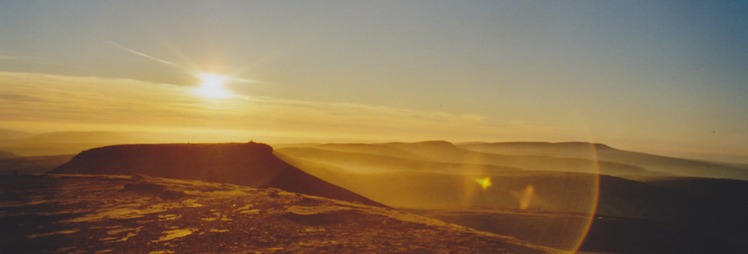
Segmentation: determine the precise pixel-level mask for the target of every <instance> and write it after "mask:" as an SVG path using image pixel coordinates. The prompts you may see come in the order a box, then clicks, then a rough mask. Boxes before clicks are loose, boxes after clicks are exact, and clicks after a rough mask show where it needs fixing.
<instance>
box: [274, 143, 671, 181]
mask: <svg viewBox="0 0 748 254" xmlns="http://www.w3.org/2000/svg"><path fill="white" fill-rule="evenodd" d="M278 151H279V152H281V153H284V154H288V155H289V156H291V157H294V158H297V159H304V160H309V161H317V162H323V161H324V162H325V163H328V164H330V165H334V166H338V167H341V166H343V165H346V166H355V167H354V168H355V169H358V170H359V171H362V170H363V171H369V172H371V171H372V170H380V172H384V171H404V172H409V171H413V170H414V168H429V169H430V171H436V172H445V171H455V170H460V169H461V168H462V169H465V170H463V172H462V173H477V172H481V171H485V170H477V171H476V170H475V169H476V168H477V167H482V168H484V169H488V168H492V167H493V168H497V167H498V168H503V169H515V170H516V169H521V170H526V171H549V172H575V173H600V174H608V175H614V176H619V177H635V176H663V175H669V174H665V173H658V172H654V171H650V170H648V169H646V168H643V167H639V166H636V165H630V164H626V163H624V162H610V161H597V160H594V159H592V158H586V157H561V156H548V155H536V154H497V153H490V152H481V151H472V150H469V149H465V148H462V147H459V146H456V145H454V144H452V143H449V142H446V141H426V142H417V143H380V144H320V145H316V146H301V147H290V146H287V147H284V148H281V149H279V150H278ZM592 152H593V151H591V150H590V149H588V151H586V153H592ZM373 156H378V158H372V157H373ZM589 157H591V156H589ZM415 162H419V164H420V165H419V166H415V167H414V163H415ZM435 162H436V163H440V164H441V165H433V164H432V165H427V164H429V163H435ZM468 169H471V170H468ZM504 172H508V171H506V170H504ZM496 173H498V171H495V170H494V171H492V172H490V173H487V174H496Z"/></svg>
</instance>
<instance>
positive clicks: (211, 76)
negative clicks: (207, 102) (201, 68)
mask: <svg viewBox="0 0 748 254" xmlns="http://www.w3.org/2000/svg"><path fill="white" fill-rule="evenodd" d="M197 77H198V78H200V86H199V87H197V88H196V89H195V93H196V94H197V95H199V96H200V97H203V98H208V99H225V98H229V97H231V95H232V93H231V91H229V90H228V89H226V88H225V87H224V85H225V84H226V82H227V81H229V77H226V76H223V75H219V74H215V73H204V72H201V73H198V74H197Z"/></svg>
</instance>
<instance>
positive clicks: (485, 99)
mask: <svg viewBox="0 0 748 254" xmlns="http://www.w3.org/2000/svg"><path fill="white" fill-rule="evenodd" d="M746 11H748V6H747V5H746V4H741V3H727V2H720V3H712V2H702V1H659V2H657V3H649V2H636V1H627V2H594V1H592V2H584V1H554V2H551V3H549V2H546V1H496V2H477V1H476V2H473V1H469V2H465V3H458V2H452V1H424V2H420V1H408V2H382V1H373V2H335V3H334V2H323V3H310V2H307V1H298V2H297V1H271V2H245V1H236V2H234V1H225V2H220V3H214V2H211V1H157V2H151V1H142V2H137V1H136V2H132V1H127V2H124V1H95V2H90V1H59V2H29V1H17V2H4V3H0V34H3V36H2V37H1V38H0V103H2V105H3V106H2V107H0V129H10V130H24V131H32V132H46V131H69V130H116V131H132V130H139V131H160V132H184V133H203V134H206V133H210V134H211V135H217V136H221V137H222V138H221V140H233V139H238V140H237V141H243V140H245V139H251V138H253V137H261V138H260V140H262V139H267V140H268V142H271V141H272V140H273V139H275V140H283V141H293V140H297V141H310V140H314V141H341V140H350V141H355V140H358V141H416V140H426V139H441V140H449V141H476V140H480V141H592V142H602V143H606V144H609V145H611V146H614V147H620V148H624V149H632V150H642V151H655V152H666V153H667V152H679V153H681V152H683V153H686V152H687V153H691V152H696V153H726V154H733V155H748V128H746V126H748V111H747V110H748V100H745V98H747V97H748V85H746V80H748V69H746V68H748V51H747V50H746V47H745V45H748V28H747V27H748V21H746V19H745V15H744V13H746ZM206 73H212V74H215V75H216V76H214V79H213V81H208V82H206V81H205V78H204V77H205V74H206ZM216 77H218V78H216ZM211 84H212V85H211ZM206 87H208V88H206ZM200 89H203V90H200ZM200 91H202V92H200ZM211 91H212V92H211ZM206 94H212V95H210V96H207V95H206Z"/></svg>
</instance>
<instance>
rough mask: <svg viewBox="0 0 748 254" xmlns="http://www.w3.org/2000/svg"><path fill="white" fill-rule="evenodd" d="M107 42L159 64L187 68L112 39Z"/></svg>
mask: <svg viewBox="0 0 748 254" xmlns="http://www.w3.org/2000/svg"><path fill="white" fill-rule="evenodd" d="M107 43H109V44H112V45H114V46H115V47H118V48H120V49H122V50H125V51H127V52H130V53H132V54H134V55H137V56H140V57H144V58H147V59H149V60H151V61H154V62H157V63H160V64H165V65H169V66H172V67H176V68H179V69H182V70H188V69H187V68H184V67H182V66H180V65H178V64H177V63H175V62H172V61H167V60H164V59H161V58H158V57H155V56H151V55H149V54H146V53H143V52H140V51H137V50H134V49H131V48H128V47H125V46H122V45H120V44H119V43H116V42H113V41H107Z"/></svg>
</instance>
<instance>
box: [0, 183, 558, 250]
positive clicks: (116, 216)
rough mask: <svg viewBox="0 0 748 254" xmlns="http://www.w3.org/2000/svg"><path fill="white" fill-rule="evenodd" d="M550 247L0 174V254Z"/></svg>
mask: <svg viewBox="0 0 748 254" xmlns="http://www.w3.org/2000/svg"><path fill="white" fill-rule="evenodd" d="M121 252H127V253H185V252H188V253H553V252H556V251H554V250H552V249H547V248H542V247H538V246H533V245H531V244H528V243H525V242H521V241H519V240H516V239H514V238H510V237H505V236H499V235H494V234H489V233H484V232H480V231H475V230H472V229H468V228H465V227H461V226H457V225H453V224H447V223H444V222H441V221H438V220H434V219H428V218H424V217H419V216H416V215H412V214H409V213H405V212H401V211H397V210H392V209H388V208H382V207H372V206H366V205H362V204H359V203H350V202H343V201H337V200H332V199H327V198H320V197H314V196H308V195H302V194H296V193H291V192H285V191H281V190H278V189H272V188H270V189H261V188H250V187H243V186H238V185H230V184H219V183H206V182H200V181H186V180H172V179H165V178H151V177H145V176H140V175H136V176H132V177H130V176H104V175H22V176H18V177H14V176H2V177H0V253H121Z"/></svg>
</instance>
